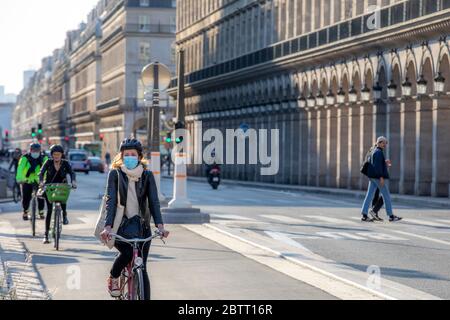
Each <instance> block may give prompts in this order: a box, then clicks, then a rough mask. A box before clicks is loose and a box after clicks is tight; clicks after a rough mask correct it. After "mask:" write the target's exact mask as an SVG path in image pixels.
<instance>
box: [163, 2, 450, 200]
mask: <svg viewBox="0 0 450 320" xmlns="http://www.w3.org/2000/svg"><path fill="white" fill-rule="evenodd" d="M178 6H179V8H180V10H179V11H178V16H177V22H178V30H177V45H178V47H179V48H183V49H184V51H185V53H186V77H185V78H186V113H187V118H186V121H187V126H188V128H189V129H190V130H191V131H192V132H194V131H195V128H196V127H198V124H199V121H202V125H203V130H206V129H208V128H218V129H220V130H221V131H225V129H238V128H239V127H240V126H242V124H246V125H248V126H249V127H251V128H254V129H279V130H280V136H281V139H280V152H281V155H280V158H281V164H280V171H279V173H278V174H277V175H274V176H261V175H260V174H259V167H260V165H248V164H246V165H224V177H225V178H231V179H241V180H251V181H260V182H269V183H278V184H296V185H308V186H321V187H331V188H348V189H357V190H361V189H364V188H366V186H367V179H365V178H364V177H363V176H362V175H361V174H360V167H361V164H362V162H363V158H364V155H365V154H366V152H367V151H368V149H369V148H370V147H371V146H373V144H374V142H375V139H376V137H377V136H379V135H384V136H387V138H388V139H389V147H388V150H387V157H388V158H390V159H391V160H392V164H393V166H392V168H391V181H390V188H391V189H392V191H393V192H396V193H401V194H416V195H433V196H441V197H448V196H449V184H450V166H448V160H449V159H450V145H449V144H448V142H447V141H448V140H449V139H450V125H449V123H450V96H449V94H450V67H449V61H450V53H449V46H450V39H449V38H448V37H447V36H448V33H449V30H450V1H448V0H408V1H394V0H342V1H341V0H230V1H224V0H210V1H201V2H200V1H195V0H181V1H178ZM176 84H177V80H176V79H174V81H173V83H172V86H173V88H174V89H172V93H173V94H175V91H176V89H175V87H176ZM198 147H199V146H194V148H198ZM247 151H248V147H247ZM247 157H248V155H247ZM189 171H190V174H193V175H201V174H203V169H202V166H200V165H191V166H190V167H189Z"/></svg>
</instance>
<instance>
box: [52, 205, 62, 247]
mask: <svg viewBox="0 0 450 320" xmlns="http://www.w3.org/2000/svg"><path fill="white" fill-rule="evenodd" d="M61 213H62V210H61V206H60V205H55V213H54V214H55V224H54V226H53V228H54V229H53V230H54V232H55V249H56V251H59V240H60V238H61V231H62V230H61V229H62V220H61Z"/></svg>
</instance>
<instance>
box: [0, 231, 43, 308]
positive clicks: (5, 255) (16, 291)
mask: <svg viewBox="0 0 450 320" xmlns="http://www.w3.org/2000/svg"><path fill="white" fill-rule="evenodd" d="M11 230H13V229H11V227H10V226H5V223H4V222H2V223H0V234H1V236H0V283H1V284H2V287H1V288H2V290H1V291H0V300H1V299H6V300H46V299H48V298H49V296H48V294H47V292H46V290H45V288H44V286H43V284H42V281H41V279H40V277H39V274H38V273H37V271H36V269H35V268H34V266H33V264H32V262H31V261H30V259H29V254H28V252H27V250H26V248H25V247H24V245H23V243H22V242H20V241H19V240H18V239H17V238H16V237H15V235H14V234H13V233H11ZM8 233H9V234H8ZM5 235H6V236H5ZM2 279H3V281H1V280H2Z"/></svg>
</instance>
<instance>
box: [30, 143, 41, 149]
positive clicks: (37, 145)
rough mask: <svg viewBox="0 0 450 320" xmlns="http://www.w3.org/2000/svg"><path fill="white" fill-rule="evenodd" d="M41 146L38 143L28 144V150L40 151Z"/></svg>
mask: <svg viewBox="0 0 450 320" xmlns="http://www.w3.org/2000/svg"><path fill="white" fill-rule="evenodd" d="M41 148H42V147H41V145H40V144H39V143H32V144H30V150H41Z"/></svg>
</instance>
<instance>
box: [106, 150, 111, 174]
mask: <svg viewBox="0 0 450 320" xmlns="http://www.w3.org/2000/svg"><path fill="white" fill-rule="evenodd" d="M105 162H106V166H107V167H108V170H109V169H110V167H111V154H110V153H109V152H107V153H106V154H105Z"/></svg>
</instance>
